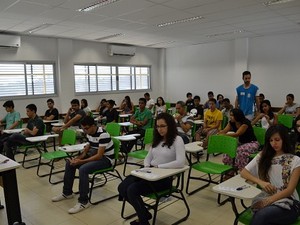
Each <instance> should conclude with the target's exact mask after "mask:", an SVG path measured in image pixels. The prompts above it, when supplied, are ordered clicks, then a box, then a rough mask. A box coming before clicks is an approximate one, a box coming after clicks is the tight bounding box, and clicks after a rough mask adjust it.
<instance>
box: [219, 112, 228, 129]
mask: <svg viewBox="0 0 300 225" xmlns="http://www.w3.org/2000/svg"><path fill="white" fill-rule="evenodd" d="M228 120H229V119H228V117H227V116H225V115H223V120H222V124H221V129H222V130H223V129H224V128H225V127H226V126H227V124H228Z"/></svg>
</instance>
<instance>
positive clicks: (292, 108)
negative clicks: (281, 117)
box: [278, 94, 300, 117]
mask: <svg viewBox="0 0 300 225" xmlns="http://www.w3.org/2000/svg"><path fill="white" fill-rule="evenodd" d="M294 100H295V96H294V95H293V94H288V95H287V96H286V103H285V105H284V106H283V107H282V109H280V110H279V111H278V114H283V113H284V114H289V115H292V116H294V117H296V116H298V115H300V105H299V104H298V103H295V102H294Z"/></svg>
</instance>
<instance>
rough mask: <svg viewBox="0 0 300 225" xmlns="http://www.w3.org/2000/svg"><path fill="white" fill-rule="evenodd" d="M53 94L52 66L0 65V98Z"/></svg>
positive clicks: (28, 64)
mask: <svg viewBox="0 0 300 225" xmlns="http://www.w3.org/2000/svg"><path fill="white" fill-rule="evenodd" d="M50 94H55V84H54V64H31V63H0V97H8V96H9V97H13V96H32V95H50Z"/></svg>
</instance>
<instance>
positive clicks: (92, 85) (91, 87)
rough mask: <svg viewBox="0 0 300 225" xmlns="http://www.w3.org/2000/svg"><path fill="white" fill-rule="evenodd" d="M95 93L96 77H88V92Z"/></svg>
mask: <svg viewBox="0 0 300 225" xmlns="http://www.w3.org/2000/svg"><path fill="white" fill-rule="evenodd" d="M95 91H97V77H96V75H90V92H95Z"/></svg>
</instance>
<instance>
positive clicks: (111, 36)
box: [95, 33, 124, 41]
mask: <svg viewBox="0 0 300 225" xmlns="http://www.w3.org/2000/svg"><path fill="white" fill-rule="evenodd" d="M123 35H124V34H122V33H119V34H112V35H109V36H105V37H101V38H97V39H95V40H96V41H102V40H105V39H110V38H115V37H119V36H123Z"/></svg>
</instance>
